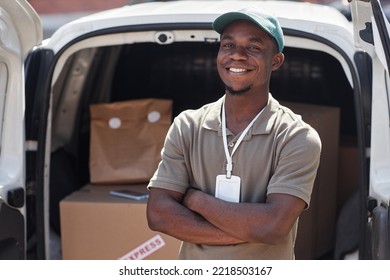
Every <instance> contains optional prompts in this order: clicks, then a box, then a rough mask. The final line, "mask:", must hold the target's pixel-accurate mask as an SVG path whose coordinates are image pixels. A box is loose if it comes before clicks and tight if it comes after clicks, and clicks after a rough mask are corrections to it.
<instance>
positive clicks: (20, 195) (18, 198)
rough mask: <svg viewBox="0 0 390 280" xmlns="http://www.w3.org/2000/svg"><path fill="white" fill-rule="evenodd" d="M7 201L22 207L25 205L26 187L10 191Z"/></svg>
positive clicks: (13, 205)
mask: <svg viewBox="0 0 390 280" xmlns="http://www.w3.org/2000/svg"><path fill="white" fill-rule="evenodd" d="M7 202H8V204H9V205H11V206H12V207H16V208H20V207H23V206H24V189H23V188H16V189H13V190H10V191H8V193H7Z"/></svg>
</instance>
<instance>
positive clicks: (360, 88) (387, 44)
mask: <svg viewBox="0 0 390 280" xmlns="http://www.w3.org/2000/svg"><path fill="white" fill-rule="evenodd" d="M350 2H351V3H349V4H348V5H349V6H350V8H351V9H350V10H351V14H352V21H349V20H348V19H347V18H346V17H345V16H344V15H343V14H341V13H340V12H339V11H338V10H336V9H334V8H331V7H327V6H321V5H316V4H310V3H298V2H285V1H281V2H278V1H264V2H263V1H252V2H250V1H172V2H150V3H144V4H137V5H129V6H124V7H122V8H118V9H113V10H108V11H104V12H101V13H97V14H94V15H90V16H87V17H84V18H80V19H78V20H76V21H73V22H71V23H69V24H66V25H64V26H63V27H61V28H60V29H59V30H58V31H56V32H55V33H54V34H53V36H52V37H51V38H50V39H48V40H45V41H44V42H42V27H41V24H40V20H39V17H38V16H37V14H36V13H35V12H34V10H33V9H32V8H31V7H30V5H29V4H28V3H27V1H25V0H12V1H9V0H0V118H1V121H0V149H1V150H0V259H49V258H50V244H51V242H50V236H51V234H50V232H52V233H53V232H54V233H56V234H57V235H58V236H61V230H60V223H59V221H60V213H59V206H58V205H59V202H60V201H61V200H62V199H63V198H64V197H66V196H67V195H69V194H71V193H72V192H74V191H77V190H78V189H80V188H81V187H83V186H84V185H85V184H87V183H88V182H89V165H88V162H89V136H90V134H89V133H90V130H89V128H90V115H89V106H90V105H91V104H96V103H107V102H115V101H124V100H131V99H139V98H166V99H171V100H173V114H174V115H177V114H178V113H179V112H181V111H182V110H184V109H187V108H197V107H200V106H201V105H203V104H205V103H207V102H211V101H214V100H216V99H217V98H219V97H220V96H221V95H222V94H223V92H224V90H223V87H222V86H221V83H220V81H219V78H218V75H217V71H216V67H215V58H216V53H217V50H218V41H219V36H218V34H217V33H216V32H215V31H213V30H212V28H211V23H212V22H213V20H214V19H215V18H216V17H217V16H218V15H220V14H221V13H223V12H226V11H231V10H237V9H239V8H242V7H243V6H246V5H257V6H261V7H264V8H266V9H268V10H270V11H272V12H274V13H275V14H276V15H277V16H278V18H279V19H280V22H281V25H282V28H283V31H284V33H285V46H286V47H285V50H284V53H285V57H286V60H285V63H284V66H283V67H282V68H281V69H280V70H279V71H277V72H276V73H275V74H274V76H273V79H272V81H271V93H272V94H273V96H274V97H276V98H277V99H278V100H281V101H283V102H288V103H289V104H301V105H302V104H304V105H305V106H309V107H310V106H314V107H310V108H318V111H316V110H315V109H314V111H313V110H312V111H310V112H309V113H307V112H306V113H305V114H308V118H309V117H313V118H314V119H316V118H319V117H322V115H321V112H322V111H321V110H327V109H332V110H334V111H336V112H337V113H336V114H333V116H336V119H335V120H333V121H332V122H328V123H326V124H324V123H321V124H320V126H321V128H319V130H321V132H320V136H321V137H322V138H323V142H324V143H326V144H325V146H324V148H325V149H328V147H329V149H330V150H331V152H330V153H329V154H327V151H325V152H326V155H324V160H323V161H322V162H321V166H320V169H321V168H322V169H321V170H320V171H319V175H318V176H317V185H318V187H316V189H315V192H314V193H313V198H312V199H313V203H312V207H311V208H310V209H311V212H308V213H311V214H307V218H303V217H302V220H303V221H302V223H301V225H302V235H301V236H305V237H304V238H303V237H301V238H300V237H298V240H297V250H301V252H302V254H301V253H300V252H298V253H297V258H298V259H299V258H302V259H344V258H349V257H351V256H352V257H354V258H359V259H389V258H390V242H389V238H390V235H389V229H390V228H389V224H390V223H389V197H390V139H389V138H390V123H389V121H390V93H389V85H390V79H389V69H388V64H389V62H390V61H389V58H390V40H389V35H388V30H387V28H388V22H387V19H386V17H385V16H384V14H383V12H382V9H381V6H380V3H379V2H378V0H368V1H366V0H365V1H363V0H351V1H350ZM316 106H317V107H316ZM303 118H305V115H303ZM327 143H330V144H329V146H327V145H328V144H327ZM335 143H336V144H335ZM326 156H328V158H326ZM310 209H309V210H308V211H310ZM304 214H306V213H304ZM304 219H306V221H304ZM304 229H305V230H304ZM303 231H305V232H303ZM305 250H306V251H305ZM305 252H306V253H307V252H309V253H307V254H306V253H305ZM353 253H355V255H353ZM300 254H301V255H300ZM305 254H306V255H305Z"/></svg>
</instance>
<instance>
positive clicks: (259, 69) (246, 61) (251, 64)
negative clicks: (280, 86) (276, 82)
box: [217, 20, 283, 95]
mask: <svg viewBox="0 0 390 280" xmlns="http://www.w3.org/2000/svg"><path fill="white" fill-rule="evenodd" d="M282 62H283V55H282V54H281V53H278V51H277V47H276V42H275V41H274V40H273V39H272V38H271V37H270V36H269V35H268V33H266V32H265V31H264V30H262V29H261V28H259V27H258V26H256V25H254V24H253V23H251V22H249V21H245V20H240V21H235V22H233V23H231V24H229V25H228V26H227V27H226V28H225V30H224V31H223V33H222V35H221V44H220V48H219V52H218V56H217V67H218V73H219V75H220V77H221V79H222V81H223V82H224V84H225V86H226V88H227V90H228V92H230V93H231V94H235V95H239V94H243V93H245V92H249V91H253V92H259V91H266V92H267V93H268V85H269V79H270V76H271V73H272V71H274V70H276V69H277V68H279V66H280V65H281V64H282Z"/></svg>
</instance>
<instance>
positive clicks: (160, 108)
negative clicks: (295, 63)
mask: <svg viewBox="0 0 390 280" xmlns="http://www.w3.org/2000/svg"><path fill="white" fill-rule="evenodd" d="M90 112H91V139H90V161H89V166H90V177H91V178H90V180H91V183H104V184H107V183H140V182H147V181H149V179H150V178H151V177H152V175H153V173H154V172H155V170H156V169H157V165H158V163H159V161H160V159H161V156H160V153H161V149H162V147H163V144H164V140H165V136H166V134H167V132H168V129H169V126H170V124H171V121H172V100H164V99H140V100H130V101H124V102H115V103H108V104H93V105H91V106H90Z"/></svg>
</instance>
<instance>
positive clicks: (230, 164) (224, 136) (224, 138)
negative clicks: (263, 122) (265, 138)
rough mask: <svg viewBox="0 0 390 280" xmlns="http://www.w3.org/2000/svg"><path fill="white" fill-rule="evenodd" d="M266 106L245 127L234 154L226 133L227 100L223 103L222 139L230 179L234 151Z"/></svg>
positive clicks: (227, 175)
mask: <svg viewBox="0 0 390 280" xmlns="http://www.w3.org/2000/svg"><path fill="white" fill-rule="evenodd" d="M263 110H264V108H263V109H262V110H261V111H260V112H259V113H258V114H257V115H256V116H255V117H254V118H253V120H252V121H251V122H250V123H249V124H248V126H247V127H246V128H245V129H244V131H243V132H241V135H240V137H239V138H238V140H237V142H236V144H235V145H234V147H233V150H232V154H230V153H229V149H228V145H227V133H226V114H225V100H224V102H223V104H222V138H223V139H222V141H223V148H224V150H225V155H226V160H227V164H226V178H228V179H230V178H231V177H232V170H233V161H232V157H233V154H234V152H235V151H236V150H237V148H238V146H239V145H240V144H241V142H242V140H243V139H244V137H245V135H246V134H247V133H248V131H249V129H250V128H251V127H252V126H253V124H254V123H255V121H256V120H257V119H258V117H259V116H260V114H261V112H263Z"/></svg>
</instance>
